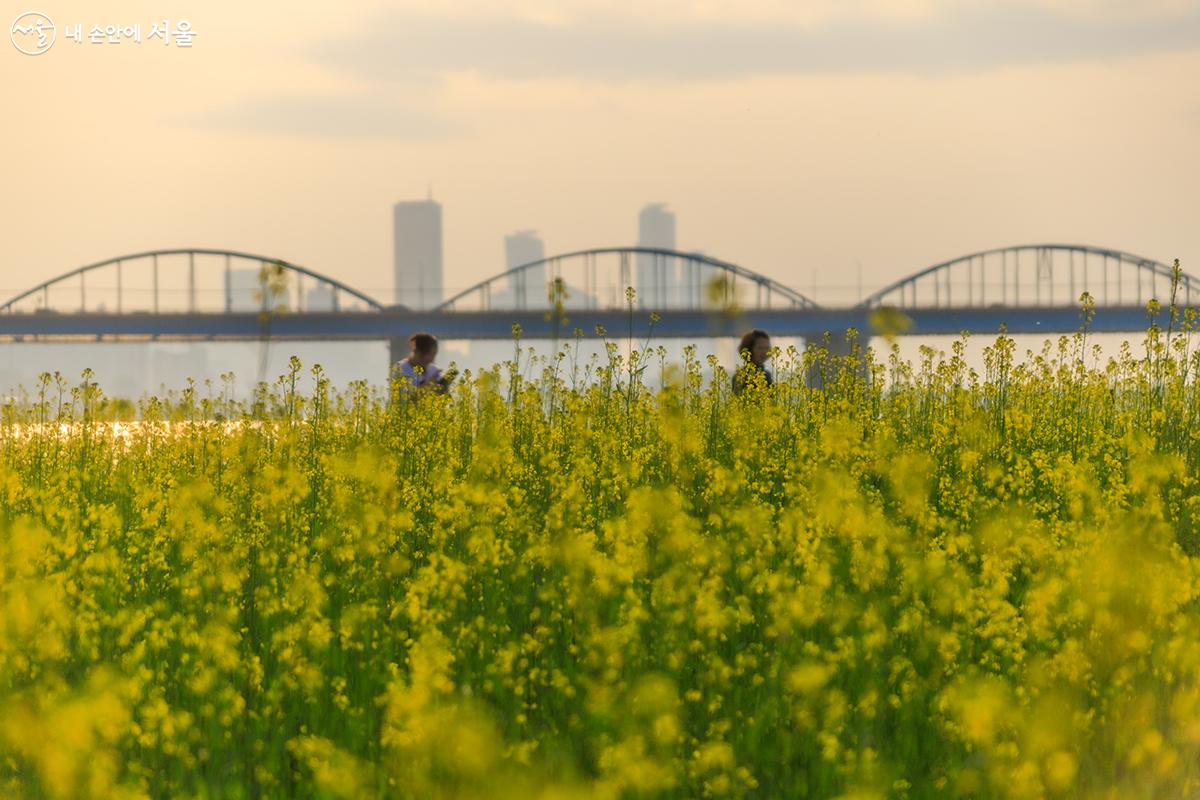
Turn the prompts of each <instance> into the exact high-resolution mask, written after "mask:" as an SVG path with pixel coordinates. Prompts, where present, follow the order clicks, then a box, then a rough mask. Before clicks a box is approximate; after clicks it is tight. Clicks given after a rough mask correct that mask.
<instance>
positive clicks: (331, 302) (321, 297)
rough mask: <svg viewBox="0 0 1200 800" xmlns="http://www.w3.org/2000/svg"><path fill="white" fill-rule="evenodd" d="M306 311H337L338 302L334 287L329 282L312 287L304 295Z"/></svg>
mask: <svg viewBox="0 0 1200 800" xmlns="http://www.w3.org/2000/svg"><path fill="white" fill-rule="evenodd" d="M304 309H305V310H306V311H337V310H338V302H337V295H336V293H335V291H334V288H333V287H332V286H330V285H329V284H327V283H322V284H318V285H317V286H314V287H312V288H311V289H309V290H308V292H306V293H305V295H304Z"/></svg>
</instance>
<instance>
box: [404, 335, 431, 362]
mask: <svg viewBox="0 0 1200 800" xmlns="http://www.w3.org/2000/svg"><path fill="white" fill-rule="evenodd" d="M408 341H409V342H410V343H412V355H410V356H409V357H408V362H409V363H410V364H412V365H413V366H414V367H428V366H429V365H430V364H432V363H433V361H434V359H436V358H437V351H438V343H437V339H435V338H434V336H433V334H430V333H414V334H413V335H412V336H410V337H408Z"/></svg>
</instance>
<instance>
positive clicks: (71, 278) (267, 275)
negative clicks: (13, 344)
mask: <svg viewBox="0 0 1200 800" xmlns="http://www.w3.org/2000/svg"><path fill="white" fill-rule="evenodd" d="M343 308H344V309H345V310H370V311H381V310H382V309H383V305H381V304H380V303H379V302H378V301H376V300H375V299H373V298H371V297H369V296H368V295H366V294H364V293H363V292H360V291H358V290H357V289H354V288H353V287H350V286H347V285H346V284H344V283H342V282H341V281H338V280H337V279H335V278H331V277H329V276H328V275H322V274H321V273H319V272H315V271H313V270H311V269H308V268H306V267H302V266H299V265H297V264H292V263H289V262H287V261H284V260H282V259H278V258H268V257H266V256H261V255H255V254H253V253H243V252H238V251H236V250H212V249H206V248H184V249H173V250H150V251H147V252H144V253H134V254H131V255H125V256H118V257H116V258H109V259H105V260H104V261H97V262H95V263H94V264H88V265H86V266H83V267H79V268H77V269H73V270H70V271H68V272H64V273H63V274H61V275H58V276H57V277H54V278H51V279H50V280H48V281H44V282H42V283H39V284H38V285H36V286H34V287H33V288H31V289H28V290H26V291H24V292H21V293H20V294H18V295H16V296H14V297H12V298H10V299H9V300H8V301H7V302H5V303H3V304H2V305H0V313H7V314H12V313H20V312H35V313H43V314H45V313H53V312H59V313H63V312H77V313H89V312H91V313H98V314H104V313H116V314H132V313H150V314H161V313H188V314H197V313H235V312H259V311H264V310H270V311H284V310H286V311H310V310H311V311H340V310H342V309H343Z"/></svg>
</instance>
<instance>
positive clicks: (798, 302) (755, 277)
mask: <svg viewBox="0 0 1200 800" xmlns="http://www.w3.org/2000/svg"><path fill="white" fill-rule="evenodd" d="M608 254H617V255H619V256H620V257H621V258H622V259H623V262H622V263H624V259H628V258H629V257H631V256H635V255H639V254H644V255H651V256H659V257H664V258H677V259H680V260H681V261H687V262H692V263H696V264H705V265H707V266H710V267H713V268H714V269H718V270H722V271H724V272H726V273H728V274H730V275H733V276H734V277H737V278H743V279H745V280H747V281H750V282H753V283H754V284H755V285H757V286H758V287H759V288H760V290H766V291H767V292H768V297H770V295H772V294H774V295H778V296H779V297H780V298H782V299H783V300H785V301H787V302H788V303H790V304H791V306H792V307H794V308H820V305H818V304H817V303H816V302H815V301H813V300H811V299H810V298H808V297H806V296H805V295H803V294H801V293H800V292H797V291H796V290H795V289H792V288H791V287H789V286H785V285H783V284H782V283H780V282H778V281H776V280H774V279H772V278H768V277H767V276H765V275H761V274H759V273H757V272H754V271H753V270H749V269H746V268H745V267H742V266H739V265H738V264H734V263H732V262H729V261H722V260H720V259H717V258H712V257H711V256H707V255H704V254H701V253H688V252H685V251H682V250H673V249H670V248H663V247H593V248H589V249H586V250H574V251H571V252H568V253H559V254H557V255H553V256H547V257H546V258H540V259H537V260H536V261H530V262H527V263H525V264H519V265H517V266H515V267H513V268H512V269H509V270H505V271H504V272H501V273H498V274H496V275H493V276H492V277H490V278H487V279H486V280H482V281H479V282H478V283H476V284H474V285H472V286H470V287H468V288H466V289H464V290H462V291H461V292H459V293H458V294H456V295H454V296H453V297H451V298H449V299H447V300H444V301H443V302H441V303H440V304H438V305H437V306H435V307H434V308H433V309H432V310H433V311H453V310H454V305H455V304H456V303H458V302H459V301H461V300H463V299H465V298H467V297H469V296H470V295H472V294H475V293H485V292H488V291H489V290H490V288H491V287H492V286H494V285H496V284H498V283H500V282H501V281H506V280H508V279H509V278H511V277H514V276H518V275H520V274H522V273H526V272H530V271H532V270H534V269H537V268H539V267H546V266H549V267H554V266H556V265H557V264H558V263H559V262H561V261H563V260H565V259H576V258H583V259H588V258H594V257H595V256H598V255H608ZM585 263H586V262H585ZM630 285H633V284H630Z"/></svg>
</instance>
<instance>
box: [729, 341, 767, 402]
mask: <svg viewBox="0 0 1200 800" xmlns="http://www.w3.org/2000/svg"><path fill="white" fill-rule="evenodd" d="M770 350H771V337H770V335H768V334H767V332H766V331H763V330H759V329H758V328H755V329H754V330H752V331H750V332H749V333H747V334H746V335H745V336H743V337H742V342H741V344H739V345H738V358H739V359H741V363H740V364H739V365H738V368H737V370H736V371H735V372H734V373H733V392H734V394H739V393H741V391H742V390H743V389H745V388H746V387H747V386H749V385H750V384H751V383H752V382H757V381H763V382H764V383H765V385H767V386H771V385H773V384H774V383H775V377H774V376H773V375H771V371H770V370H769V369H767V368H766V366H765V365H766V362H767V359H768V358H770V355H769V353H770Z"/></svg>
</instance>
